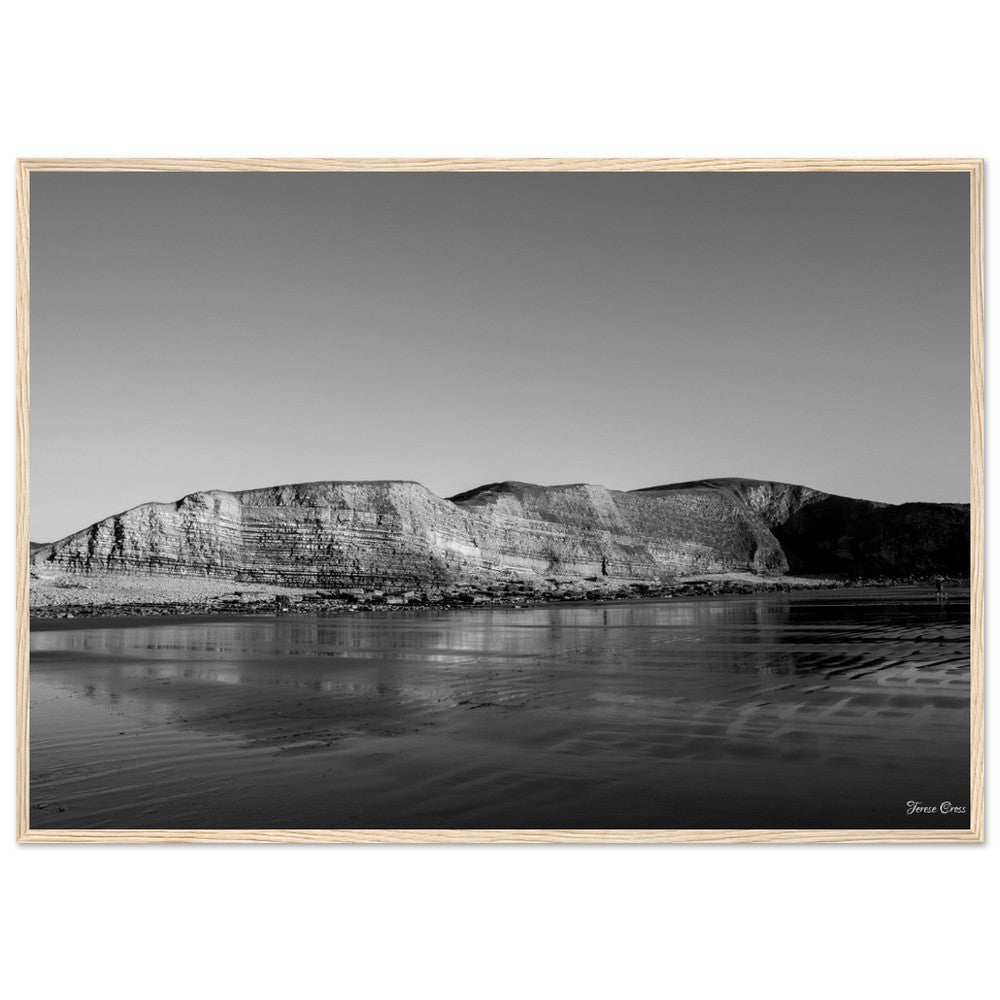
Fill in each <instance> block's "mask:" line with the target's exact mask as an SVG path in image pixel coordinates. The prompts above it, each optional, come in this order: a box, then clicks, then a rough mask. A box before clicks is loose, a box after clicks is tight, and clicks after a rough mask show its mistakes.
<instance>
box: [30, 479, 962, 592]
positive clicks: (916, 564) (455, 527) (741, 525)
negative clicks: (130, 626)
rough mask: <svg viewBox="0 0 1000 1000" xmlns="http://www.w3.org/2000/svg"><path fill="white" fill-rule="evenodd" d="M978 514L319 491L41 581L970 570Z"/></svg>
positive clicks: (661, 499) (765, 502) (345, 486)
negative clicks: (74, 577)
mask: <svg viewBox="0 0 1000 1000" xmlns="http://www.w3.org/2000/svg"><path fill="white" fill-rule="evenodd" d="M968 552H969V510H968V506H967V505H961V504H903V505H900V506H893V505H888V504H879V503H873V502H870V501H865V500H852V499H848V498H845V497H836V496H831V495H830V494H826V493H821V492H819V491H817V490H811V489H808V488H806V487H801V486H791V485H788V484H784V483H771V482H760V481H755V480H741V479H740V480H738V479H721V480H704V481H699V482H692V483H681V484H676V485H668V486H660V487H653V488H650V489H645V490H635V491H631V492H622V491H616V490H609V489H606V488H605V487H603V486H590V485H572V486H553V487H543V486H533V485H530V484H527V483H512V482H506V483H496V484H492V485H489V486H483V487H480V488H478V489H476V490H472V491H470V492H468V493H463V494H460V495H458V496H455V497H452V498H451V499H450V500H445V499H442V498H440V497H438V496H436V495H435V494H433V493H431V492H430V490H428V489H426V488H425V487H423V486H421V485H420V484H419V483H414V482H395V481H387V482H318V483H304V484H299V485H292V486H277V487H270V488H265V489H256V490H245V491H241V492H237V493H228V492H223V491H219V490H211V491H208V492H204V493H193V494H191V495H190V496H186V497H184V498H183V499H181V500H179V501H177V502H176V503H149V504H142V505H141V506H139V507H135V508H133V509H132V510H129V511H125V512H124V513H122V514H117V515H115V516H113V517H109V518H106V519H105V520H103V521H99V522H97V523H96V524H93V525H91V526H90V527H89V528H86V529H85V530H83V531H80V532H77V533H76V534H73V535H69V536H68V537H66V538H64V539H62V540H60V541H58V542H55V543H53V544H51V545H40V546H38V547H37V548H35V547H33V551H32V554H31V561H32V565H33V567H34V568H35V569H36V570H37V571H44V570H45V569H46V568H48V569H50V570H55V571H59V572H63V573H70V574H90V573H98V572H99V573H114V574H123V575H130V574H132V575H134V574H144V575H148V574H175V575H183V576H202V577H209V578H216V579H220V580H232V581H234V582H248V583H266V584H276V585H280V586H288V587H378V586H388V587H397V588H398V587H407V586H427V585H439V586H440V585H452V584H456V583H465V582H472V581H481V580H505V579H532V578H535V579H539V578H546V577H552V576H558V577H571V578H579V579H586V578H592V577H597V578H604V579H610V580H614V579H622V580H662V579H666V578H671V577H676V576H682V575H690V574H697V573H726V572H746V571H749V572H753V573H756V574H761V575H780V574H783V573H785V572H787V571H788V570H789V569H792V570H794V571H795V572H798V573H810V572H817V573H819V572H838V573H843V574H862V573H867V574H871V573H879V572H892V573H894V574H897V575H899V574H904V573H916V572H920V573H927V572H949V573H963V572H967V571H968Z"/></svg>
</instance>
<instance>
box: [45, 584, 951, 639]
mask: <svg viewBox="0 0 1000 1000" xmlns="http://www.w3.org/2000/svg"><path fill="white" fill-rule="evenodd" d="M944 580H945V585H946V587H949V588H952V589H954V588H955V587H967V586H968V585H969V581H968V579H967V578H958V577H946V578H944ZM597 583H598V581H595V580H583V581H580V580H574V581H560V580H556V579H552V580H548V581H546V582H545V584H544V586H543V585H541V584H525V583H522V582H517V583H483V584H479V585H470V586H466V587H448V588H443V589H440V590H438V589H434V590H430V591H428V590H405V591H399V590H393V591H390V590H382V589H377V590H370V591H350V590H340V591H325V590H312V591H304V592H292V593H256V592H250V593H248V592H246V591H240V590H232V591H229V592H227V593H224V594H220V595H217V596H211V597H201V598H193V599H183V598H182V599H169V598H168V599H163V598H161V599H159V600H154V601H149V600H137V601H129V600H114V601H92V602H80V601H77V600H72V599H67V600H65V601H62V602H52V603H48V604H41V605H36V606H34V607H31V608H30V609H29V622H30V624H31V625H32V626H33V625H35V624H42V623H53V624H54V623H56V622H60V623H62V622H66V623H68V622H71V621H73V622H75V621H91V620H95V619H97V620H127V619H135V618H139V619H157V618H168V617H184V618H186V619H189V620H190V619H200V618H204V619H211V620H218V619H219V618H220V617H227V618H231V619H233V620H239V619H240V618H242V617H248V616H259V615H282V616H284V615H289V616H300V615H309V616H318V617H331V616H341V615H351V614H357V613H372V612H383V613H392V612H397V611H407V610H440V611H448V610H469V609H472V608H541V607H550V606H552V605H559V604H588V605H590V604H625V603H630V602H634V601H642V600H664V599H671V598H681V599H685V598H698V597H719V596H735V595H753V594H773V593H791V592H793V591H809V590H845V589H858V588H861V589H885V588H888V587H900V586H926V587H928V588H933V587H934V585H935V577H933V576H931V577H922V576H908V577H873V578H852V579H846V578H835V577H795V576H784V577H758V576H755V575H754V574H750V573H723V574H704V575H701V576H692V577H682V578H678V579H676V580H671V581H659V582H655V581H622V582H621V584H620V585H610V586H609V585H607V584H604V585H602V586H597ZM237 586H238V585H237ZM72 589H76V588H72ZM50 596H51V595H50Z"/></svg>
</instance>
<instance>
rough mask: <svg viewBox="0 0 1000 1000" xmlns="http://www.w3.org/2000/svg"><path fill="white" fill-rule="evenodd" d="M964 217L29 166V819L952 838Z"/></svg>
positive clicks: (843, 191) (920, 188)
mask: <svg viewBox="0 0 1000 1000" xmlns="http://www.w3.org/2000/svg"><path fill="white" fill-rule="evenodd" d="M971 183H973V184H977V183H979V178H978V175H976V174H975V173H973V175H972V181H971ZM972 240H973V234H972V232H971V231H970V172H969V169H957V168H943V169H935V168H934V166H933V165H931V166H928V167H927V169H906V170H893V169H887V168H882V169H867V168H865V167H864V166H858V167H856V168H853V169H837V170H823V169H819V168H817V169H805V170H798V171H793V170H783V169H775V170H768V169H763V168H762V169H757V170H735V169H715V170H709V169H706V170H693V169H686V170H674V169H670V168H666V169H662V168H654V167H644V166H642V165H641V161H640V165H639V166H636V167H634V168H633V169H627V170H626V169H620V168H615V167H613V166H612V167H611V168H610V169H602V168H601V166H600V165H596V166H594V167H593V168H590V169H582V168H580V167H579V166H578V165H577V166H575V167H574V166H570V167H567V166H563V167H562V168H558V167H557V168H550V167H547V166H545V165H544V164H541V165H539V166H538V167H537V168H531V167H530V165H529V166H527V167H526V166H520V167H518V168H517V169H505V168H499V167H498V168H491V166H490V164H489V162H488V161H481V163H480V165H479V166H478V167H476V168H475V169H465V170H462V169H454V168H452V169H449V168H448V167H447V166H445V167H443V168H441V169H429V168H427V167H426V166H421V165H418V164H410V165H409V166H408V165H407V164H406V163H400V164H397V165H395V166H393V167H392V168H391V169H381V170H376V169H367V168H366V167H365V166H364V164H363V163H362V162H360V161H359V162H358V163H357V164H356V165H354V166H348V167H347V168H346V169H333V170H328V169H319V168H317V169H304V170H299V171H291V170H288V171H285V170H281V169H271V170H255V169H253V168H252V167H251V166H248V165H247V166H243V167H236V168H234V169H231V170H194V169H185V168H184V167H183V166H179V167H177V168H174V169H163V170H142V169H135V170H128V171H127V170H118V169H115V168H114V167H110V168H109V169H107V170H94V169H88V170H74V169H72V168H67V169H51V170H49V169H39V170H33V171H31V176H30V261H29V264H30V399H31V411H30V502H29V506H30V555H29V556H28V558H27V576H28V581H27V586H28V593H29V611H30V701H29V706H30V707H29V712H28V717H29V722H30V727H29V733H30V735H29V737H28V739H27V753H28V789H27V793H28V797H27V817H26V822H27V824H28V826H29V827H30V831H31V833H32V834H33V835H37V836H38V837H40V838H41V839H44V838H45V836H46V835H47V834H58V833H59V832H64V831H81V832H84V833H86V832H91V833H94V834H97V833H99V832H100V831H168V832H169V831H174V832H178V831H185V830H187V831H277V832H280V831H310V830H313V831H358V832H360V833H362V834H363V832H364V831H429V832H434V831H442V832H443V831H453V832H457V833H456V838H457V839H461V836H462V834H461V832H462V831H466V832H468V833H469V835H470V836H471V835H472V834H473V833H474V832H476V831H505V830H509V831H517V830H521V831H529V830H533V831H564V832H566V833H567V835H568V836H571V835H572V831H608V832H614V831H620V832H623V833H627V832H638V831H713V830H714V831H741V830H757V831H806V832H808V831H899V832H902V833H903V834H915V835H916V834H924V833H926V834H935V833H936V834H940V835H941V836H942V838H943V839H947V837H948V835H952V834H953V835H955V838H956V839H960V838H959V836H958V835H959V834H961V833H962V832H963V831H964V832H965V833H966V834H968V833H969V831H970V829H972V828H974V826H975V823H974V815H973V814H974V810H975V797H976V788H977V780H978V781H979V782H981V780H982V779H981V774H980V775H979V776H978V779H977V775H976V773H975V769H974V767H973V760H972V749H971V748H973V747H974V746H975V743H976V739H975V733H974V731H973V718H974V713H973V707H972V688H971V684H970V679H971V677H972V667H973V657H972V648H973V640H974V629H973V622H972V618H971V615H970V608H971V606H972V604H974V599H975V587H976V584H975V581H974V579H973V575H974V574H973V564H972V561H970V554H974V552H973V550H975V548H976V545H977V544H978V545H981V544H982V543H981V540H979V541H978V542H977V541H976V539H975V538H974V537H973V532H972V525H973V520H974V518H973V513H974V511H973V509H972V508H970V502H971V501H972V500H973V499H974V498H973V495H972V493H970V482H971V484H972V488H973V489H974V488H975V484H976V483H977V482H981V476H982V471H981V455H980V456H979V461H980V469H979V471H978V472H977V471H976V470H975V469H972V471H971V475H970V467H971V466H972V464H973V460H974V456H973V454H972V451H971V450H970V405H972V404H973V403H974V399H973V398H972V395H970V364H971V358H970V308H972V306H970V281H971V280H972V277H973V275H972V273H971V269H972V268H974V266H975V255H974V254H973V255H970V241H972ZM973 391H974V389H973ZM977 476H978V477H979V478H978V479H977ZM979 586H981V580H980V583H979ZM970 596H971V597H972V599H973V600H972V601H971V602H970ZM980 711H981V708H980ZM979 763H980V766H981V760H980V762H979Z"/></svg>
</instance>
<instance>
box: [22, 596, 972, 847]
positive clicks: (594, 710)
mask: <svg viewBox="0 0 1000 1000" xmlns="http://www.w3.org/2000/svg"><path fill="white" fill-rule="evenodd" d="M968 713H969V603H968V592H967V591H962V592H954V593H952V594H951V595H950V599H949V600H948V602H947V603H944V604H940V603H938V602H937V601H936V600H935V597H934V595H933V593H932V592H930V591H928V590H927V588H916V587H913V588H903V587H900V588H893V589H889V590H885V589H882V590H877V591H875V590H872V591H869V590H840V591H820V592H812V591H809V592H793V593H790V594H783V593H776V594H766V595H749V596H726V597H719V598H693V599H672V600H650V601H631V602H627V603H615V604H610V603H609V604H601V603H594V604H583V603H581V604H570V603H568V604H565V605H560V606H555V605H553V606H545V607H540V608H525V609H515V608H490V609H470V610H461V611H459V610H449V611H440V610H431V609H421V610H413V611H410V610H406V611H402V612H396V613H394V614H391V615H389V614H384V613H378V612H372V613H363V614H353V615H345V616H343V617H336V616H334V617H325V618H317V617H308V616H295V615H288V616H282V617H271V616H259V617H252V616H245V617H242V618H239V619H235V620H225V619H208V620H206V619H204V618H202V619H180V618H174V619H169V618H159V619H156V620H153V621H142V620H136V619H129V620H127V621H119V622H116V621H114V620H95V619H89V620H85V621H76V620H74V621H69V622H38V623H35V624H33V626H32V635H31V745H30V751H31V760H30V767H31V825H32V827H34V828H39V829H46V828H70V829H72V828H109V829H114V828H118V829H125V828H132V829H136V828H178V829H183V828H219V829H225V828H230V829H232V828H250V827H256V828H333V827H341V828H393V827H420V828H448V827H458V828H461V827H464V828H512V827H534V828H618V829H630V828H631V829H637V828H663V827H681V828H699V827H701V828H726V827H758V828H759V827H778V828H780V827H792V828H809V827H812V828H854V827H861V828H864V827H869V828H887V827H888V828H926V827H937V828H942V827H947V828H963V827H967V826H968V814H967V813H963V812H960V811H958V810H960V809H962V808H963V807H965V808H967V807H968V804H969V803H968V798H969V774H968V771H969V757H968V745H969V714H968ZM911 801H917V802H921V803H923V804H925V805H933V806H935V807H940V804H941V803H942V802H950V803H952V809H953V810H954V811H948V812H945V813H943V814H942V812H941V811H940V809H938V811H937V812H935V813H926V812H916V813H913V814H911V815H907V813H908V808H907V803H908V802H911Z"/></svg>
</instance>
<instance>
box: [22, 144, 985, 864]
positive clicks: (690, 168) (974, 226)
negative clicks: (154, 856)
mask: <svg viewBox="0 0 1000 1000" xmlns="http://www.w3.org/2000/svg"><path fill="white" fill-rule="evenodd" d="M170 171H188V172H217V173H227V172H238V171H253V172H303V171H325V172H335V171H354V172H364V171H410V172H413V171H466V172H470V171H471V172H497V171H512V172H513V171H529V172H530V171H575V172H588V171H592V172H606V171H632V172H642V171H654V172H655V171H664V172H684V171H686V172H820V173H824V172H843V171H858V172H874V171H884V172H895V173H899V172H942V171H949V172H958V173H967V174H968V175H969V211H970V216H969V218H970V225H969V231H970V245H969V261H970V268H969V271H970V300H969V304H970V308H969V330H970V370H969V378H970V383H969V384H970V401H971V406H970V456H971V468H970V479H971V570H970V572H971V593H970V607H971V626H972V631H971V640H972V643H971V652H972V657H971V674H970V706H971V726H970V733H971V736H970V760H971V768H970V797H969V828H968V829H967V830H888V829H887V830H749V829H747V830H32V829H31V826H30V810H29V801H28V795H29V780H28V765H29V762H28V739H29V725H30V720H29V711H28V709H29V664H28V659H29V655H28V654H29V601H28V557H29V520H28V519H29V412H30V405H29V403H30V386H29V363H30V359H29V351H28V348H29V318H30V317H29V313H30V193H31V175H32V174H34V173H41V172H132V173H151V172H170ZM983 174H984V163H983V160H982V159H978V158H947V159H934V158H917V159H789V158H777V159H770V158H751V159H686V158H682V159H673V158H665V159H659V158H657V159H631V158H616V159H558V158H545V159H470V158H422V159H318V158H304V159H270V158H251V159H232V158H225V157H221V158H200V159H69V158H67V159H45V158H38V159H31V158H29V159H21V160H18V161H17V185H16V188H17V192H16V195H17V221H16V239H17V248H16V260H17V289H16V292H17V295H16V303H17V311H16V325H17V390H16V404H17V451H16V454H17V529H16V530H17V543H16V544H17V560H16V574H17V576H16V598H17V611H16V615H17V618H16V656H17V691H16V698H17V758H16V766H17V839H18V841H19V842H21V843H95V842H99V843H415V842H424V843H500V844H512V843H633V844H650V843H661V844H665V843H690V842H701V843H725V844H735V843H764V842H767V843H800V844H801V843H846V842H855V843H872V842H879V843H956V842H966V843H968V842H975V843H981V842H982V841H983V840H984V816H985V804H984V750H985V737H984V713H985V699H984V674H985V648H984V628H985V618H984V593H985V578H984V573H985V537H984V517H985V509H984V486H985V465H984V453H983V396H984V368H983V352H984V339H985V322H984V303H983V277H984V271H983V261H984V234H983Z"/></svg>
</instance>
